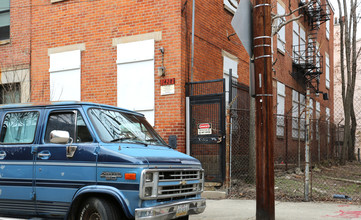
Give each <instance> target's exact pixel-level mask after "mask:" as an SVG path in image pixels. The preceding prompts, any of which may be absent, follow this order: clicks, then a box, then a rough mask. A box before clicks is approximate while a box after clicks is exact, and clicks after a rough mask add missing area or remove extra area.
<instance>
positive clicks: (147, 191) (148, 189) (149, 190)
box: [144, 187, 153, 197]
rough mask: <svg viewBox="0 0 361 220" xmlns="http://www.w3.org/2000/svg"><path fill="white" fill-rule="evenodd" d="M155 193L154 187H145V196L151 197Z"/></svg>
mask: <svg viewBox="0 0 361 220" xmlns="http://www.w3.org/2000/svg"><path fill="white" fill-rule="evenodd" d="M152 194H153V187H145V189H144V196H145V197H151V196H152Z"/></svg>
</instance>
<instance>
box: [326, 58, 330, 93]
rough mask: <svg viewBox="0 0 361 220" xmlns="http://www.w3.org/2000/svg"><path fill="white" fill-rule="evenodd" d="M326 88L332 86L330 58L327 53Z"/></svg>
mask: <svg viewBox="0 0 361 220" xmlns="http://www.w3.org/2000/svg"><path fill="white" fill-rule="evenodd" d="M326 88H327V89H329V88H330V58H329V56H328V54H327V53H326Z"/></svg>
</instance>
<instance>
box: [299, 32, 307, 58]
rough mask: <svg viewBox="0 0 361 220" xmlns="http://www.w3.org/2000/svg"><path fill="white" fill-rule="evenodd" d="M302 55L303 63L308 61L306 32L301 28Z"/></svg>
mask: <svg viewBox="0 0 361 220" xmlns="http://www.w3.org/2000/svg"><path fill="white" fill-rule="evenodd" d="M300 53H301V63H304V62H305V61H306V32H305V30H304V29H303V28H302V27H301V28H300Z"/></svg>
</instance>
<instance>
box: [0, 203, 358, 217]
mask: <svg viewBox="0 0 361 220" xmlns="http://www.w3.org/2000/svg"><path fill="white" fill-rule="evenodd" d="M275 211H276V220H347V219H349V220H356V219H359V220H361V205H353V204H349V203H338V204H336V203H321V202H277V201H276V203H275ZM255 216H256V201H255V200H229V199H222V200H209V199H208V200H207V208H206V210H205V212H204V213H202V214H200V215H193V216H191V217H190V220H223V219H224V220H236V219H237V220H253V219H256V217H255ZM0 220H15V219H14V218H2V217H0ZM17 220H19V219H17ZM31 220H39V219H37V218H33V219H31Z"/></svg>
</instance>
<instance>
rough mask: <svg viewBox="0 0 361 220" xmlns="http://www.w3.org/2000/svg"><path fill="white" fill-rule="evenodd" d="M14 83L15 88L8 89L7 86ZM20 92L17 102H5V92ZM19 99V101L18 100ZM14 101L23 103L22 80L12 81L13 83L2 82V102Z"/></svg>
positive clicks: (0, 89)
mask: <svg viewBox="0 0 361 220" xmlns="http://www.w3.org/2000/svg"><path fill="white" fill-rule="evenodd" d="M12 85H14V90H10V89H9V90H8V89H6V88H5V87H7V86H12ZM14 91H15V92H16V91H18V92H19V100H15V102H4V100H5V93H9V92H14ZM17 101H18V102H17ZM12 103H21V84H20V82H12V83H3V84H0V104H12Z"/></svg>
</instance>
